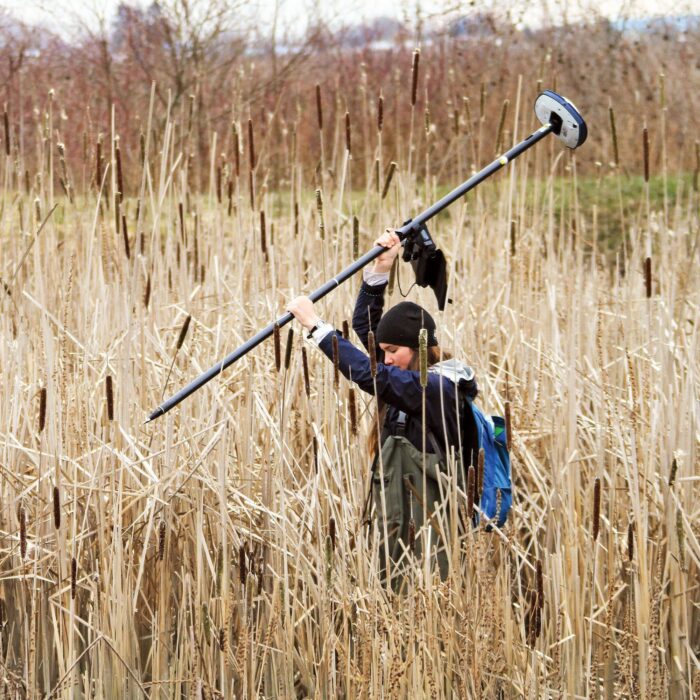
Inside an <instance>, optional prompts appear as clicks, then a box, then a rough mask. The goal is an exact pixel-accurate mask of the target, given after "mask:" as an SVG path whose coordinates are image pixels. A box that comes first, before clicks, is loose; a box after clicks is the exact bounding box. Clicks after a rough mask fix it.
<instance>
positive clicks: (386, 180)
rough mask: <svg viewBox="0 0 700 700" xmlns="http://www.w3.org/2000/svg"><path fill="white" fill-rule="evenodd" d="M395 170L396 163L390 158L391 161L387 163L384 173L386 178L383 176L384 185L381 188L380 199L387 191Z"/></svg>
mask: <svg viewBox="0 0 700 700" xmlns="http://www.w3.org/2000/svg"><path fill="white" fill-rule="evenodd" d="M395 172H396V163H395V162H394V161H393V160H392V161H391V163H389V170H388V172H387V174H386V178H384V187H383V188H382V199H384V198H385V197H386V195H387V193H388V192H389V187H390V186H391V180H392V178H393V177H394V173H395Z"/></svg>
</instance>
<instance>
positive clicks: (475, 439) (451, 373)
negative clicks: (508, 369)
mask: <svg viewBox="0 0 700 700" xmlns="http://www.w3.org/2000/svg"><path fill="white" fill-rule="evenodd" d="M430 371H431V372H437V373H439V374H441V375H442V376H444V377H447V378H449V379H450V380H451V381H452V382H454V383H455V384H456V385H457V390H458V392H459V397H460V402H461V410H460V416H459V421H460V432H461V440H462V463H463V465H464V470H465V474H464V480H463V481H464V488H465V489H466V484H467V478H466V476H467V470H468V469H469V466H470V465H473V466H474V469H475V470H477V465H478V459H479V450H480V449H481V448H482V447H483V449H484V471H483V484H479V486H480V487H481V488H480V492H479V493H477V494H476V498H474V504H475V505H478V506H479V509H480V510H481V512H483V513H484V514H485V515H486V517H488V518H489V519H490V520H492V521H494V522H495V524H496V525H498V527H502V526H503V525H504V524H505V522H506V519H507V517H508V512H509V511H510V508H511V505H512V503H513V496H512V491H511V479H510V456H509V454H508V442H507V436H506V424H505V420H504V419H503V418H502V417H501V416H486V415H484V414H483V413H482V412H481V410H480V409H479V407H478V406H476V404H475V403H474V399H475V398H476V396H477V394H478V389H477V385H476V378H475V376H474V370H473V369H472V368H471V367H468V366H467V365H465V364H463V363H462V362H459V361H457V360H446V361H444V362H439V363H437V364H436V365H433V366H432V367H431V368H430ZM476 476H477V479H478V475H476ZM473 522H474V524H477V523H478V522H479V517H478V515H476V516H474V518H473ZM487 529H488V528H487Z"/></svg>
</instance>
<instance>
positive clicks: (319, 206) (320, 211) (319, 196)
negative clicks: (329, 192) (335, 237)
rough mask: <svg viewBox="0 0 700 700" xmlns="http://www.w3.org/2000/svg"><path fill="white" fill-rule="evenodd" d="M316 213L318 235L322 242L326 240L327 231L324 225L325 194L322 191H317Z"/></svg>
mask: <svg viewBox="0 0 700 700" xmlns="http://www.w3.org/2000/svg"><path fill="white" fill-rule="evenodd" d="M316 211H317V213H318V233H319V236H320V237H321V240H324V238H325V235H326V231H325V227H324V225H323V194H322V193H321V190H320V189H318V190H316Z"/></svg>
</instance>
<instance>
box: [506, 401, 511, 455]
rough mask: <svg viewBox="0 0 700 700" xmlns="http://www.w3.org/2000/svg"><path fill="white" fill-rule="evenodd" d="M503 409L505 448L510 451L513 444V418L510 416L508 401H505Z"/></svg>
mask: <svg viewBox="0 0 700 700" xmlns="http://www.w3.org/2000/svg"><path fill="white" fill-rule="evenodd" d="M505 409H506V410H505V414H506V415H505V419H504V420H505V424H506V449H507V450H508V452H510V448H511V447H512V445H513V419H512V416H511V408H510V401H506V405H505Z"/></svg>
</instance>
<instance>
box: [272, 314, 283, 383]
mask: <svg viewBox="0 0 700 700" xmlns="http://www.w3.org/2000/svg"><path fill="white" fill-rule="evenodd" d="M272 337H273V340H274V345H275V369H276V370H277V371H278V372H279V371H280V368H281V367H282V344H281V340H280V326H279V323H275V325H274V326H273V332H272Z"/></svg>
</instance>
